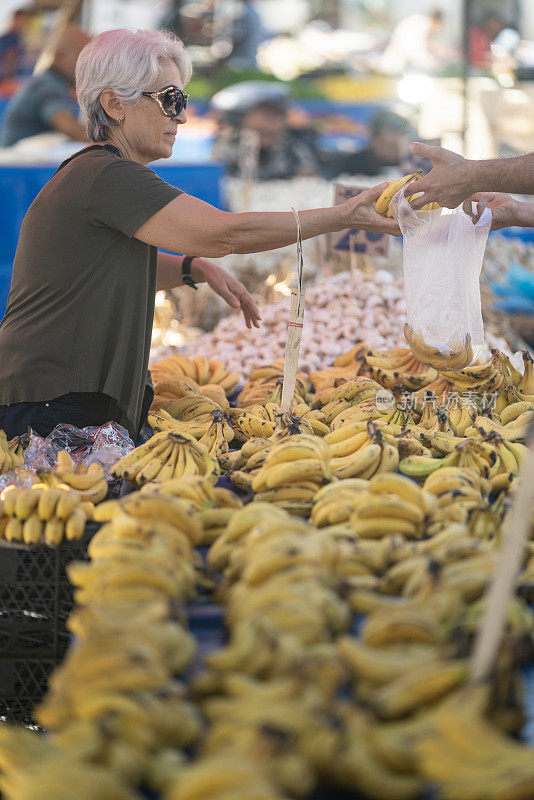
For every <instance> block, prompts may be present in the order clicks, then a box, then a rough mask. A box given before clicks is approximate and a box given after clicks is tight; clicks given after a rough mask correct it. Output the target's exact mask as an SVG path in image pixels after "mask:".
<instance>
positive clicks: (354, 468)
mask: <svg viewBox="0 0 534 800" xmlns="http://www.w3.org/2000/svg"><path fill="white" fill-rule="evenodd" d="M325 442H327V443H328V444H329V445H330V447H331V453H332V460H331V462H330V466H331V470H332V472H333V474H334V475H335V477H336V478H339V479H344V478H364V479H365V478H370V477H371V476H372V475H374V474H375V472H396V471H397V467H398V465H399V450H398V447H397V446H396V442H395V441H394V439H393V438H386V437H384V436H383V435H382V434H381V432H380V429H379V427H378V426H377V425H376V424H375V423H372V422H369V423H367V425H366V426H365V428H364V430H361V429H360V426H359V425H358V424H356V425H351V424H349V423H346V424H344V425H342V426H341V427H339V428H336V429H335V430H333V431H332V433H329V434H328V435H327V436H325Z"/></svg>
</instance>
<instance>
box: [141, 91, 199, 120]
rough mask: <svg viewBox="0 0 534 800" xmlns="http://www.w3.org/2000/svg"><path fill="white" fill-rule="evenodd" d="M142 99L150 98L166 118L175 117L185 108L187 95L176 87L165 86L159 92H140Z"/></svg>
mask: <svg viewBox="0 0 534 800" xmlns="http://www.w3.org/2000/svg"><path fill="white" fill-rule="evenodd" d="M141 94H142V95H143V96H144V97H151V98H152V100H155V101H156V103H157V104H158V106H159V107H160V108H161V110H162V111H163V113H164V114H165V116H166V117H177V116H178V114H180V112H181V111H183V110H184V109H186V108H187V100H188V98H189V95H188V94H184V93H183V92H182V90H181V89H178V88H177V87H176V86H166V87H165V89H160V91H159V92H141Z"/></svg>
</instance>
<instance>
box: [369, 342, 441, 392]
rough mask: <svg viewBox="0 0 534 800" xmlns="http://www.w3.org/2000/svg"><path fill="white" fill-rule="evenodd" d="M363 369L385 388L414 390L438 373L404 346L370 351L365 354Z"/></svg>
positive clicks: (425, 384) (431, 380) (429, 381)
mask: <svg viewBox="0 0 534 800" xmlns="http://www.w3.org/2000/svg"><path fill="white" fill-rule="evenodd" d="M363 364H364V369H365V371H366V372H367V373H368V374H369V375H370V376H371V378H374V380H376V381H377V383H379V384H380V385H381V386H383V387H384V388H385V389H397V388H402V389H407V390H408V391H416V390H418V389H422V388H424V387H425V386H428V385H429V384H431V383H433V382H434V381H435V380H436V379H437V377H438V373H437V371H436V370H435V369H433V368H432V367H429V366H427V365H426V364H424V363H423V362H422V361H418V360H417V358H414V356H413V355H412V353H411V351H410V350H408V349H405V348H400V349H399V350H390V351H387V350H386V351H385V352H383V353H380V354H374V353H373V352H370V353H369V354H368V355H366V356H365V358H364V361H363Z"/></svg>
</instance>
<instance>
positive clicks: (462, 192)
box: [404, 142, 474, 211]
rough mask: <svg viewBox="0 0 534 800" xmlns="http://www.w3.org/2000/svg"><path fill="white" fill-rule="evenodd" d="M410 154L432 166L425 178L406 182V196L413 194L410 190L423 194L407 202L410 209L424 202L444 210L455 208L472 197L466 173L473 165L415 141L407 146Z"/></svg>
mask: <svg viewBox="0 0 534 800" xmlns="http://www.w3.org/2000/svg"><path fill="white" fill-rule="evenodd" d="M410 152H412V153H414V155H416V156H420V157H421V158H429V159H430V160H431V161H432V163H433V165H434V166H433V167H432V169H431V170H430V172H429V173H428V175H425V176H424V177H423V178H420V179H419V180H418V181H417V182H416V183H415V184H414V183H409V184H408V186H407V187H406V189H405V190H404V194H405V195H406V196H409V195H412V194H414V191H415V192H417V194H419V193H420V192H422V193H423V194H422V196H420V197H417V198H414V199H413V200H411V201H410V205H411V206H412V208H413V209H414V210H416V211H417V210H418V209H420V208H422V207H423V206H424V205H426V204H427V203H438V204H439V205H440V206H444V207H445V208H457V207H458V206H459V205H460V203H463V202H464V200H465V199H466V198H467V197H470V196H471V195H472V194H473V188H474V187H473V186H471V174H470V165H471V164H472V163H473V162H470V161H468V160H467V159H465V158H462V156H459V155H458V153H453V152H452V151H451V150H444V149H443V147H433V146H431V145H427V144H419V143H418V142H413V143H412V144H411V145H410ZM414 187H415V188H414Z"/></svg>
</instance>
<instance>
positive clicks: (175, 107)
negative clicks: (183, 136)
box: [163, 89, 187, 117]
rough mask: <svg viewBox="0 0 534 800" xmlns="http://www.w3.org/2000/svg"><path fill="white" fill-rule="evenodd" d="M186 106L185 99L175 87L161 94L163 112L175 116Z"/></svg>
mask: <svg viewBox="0 0 534 800" xmlns="http://www.w3.org/2000/svg"><path fill="white" fill-rule="evenodd" d="M186 106H187V100H186V98H185V97H184V95H183V94H182V93H181V92H178V91H176V89H169V91H168V92H165V94H164V95H163V108H164V109H165V113H166V114H168V115H169V116H171V117H177V116H178V114H179V113H180V112H181V111H182V110H183V109H184V108H185V107H186Z"/></svg>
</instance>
